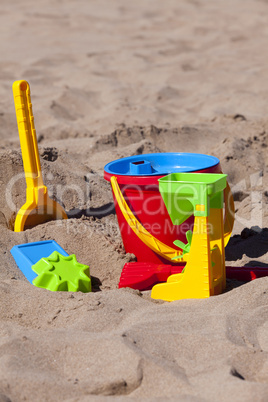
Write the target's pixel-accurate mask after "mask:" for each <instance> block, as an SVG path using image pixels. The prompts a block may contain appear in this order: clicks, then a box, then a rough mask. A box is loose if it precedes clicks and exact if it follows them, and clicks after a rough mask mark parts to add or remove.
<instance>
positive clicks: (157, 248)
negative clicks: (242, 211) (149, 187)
mask: <svg viewBox="0 0 268 402" xmlns="http://www.w3.org/2000/svg"><path fill="white" fill-rule="evenodd" d="M111 185H112V189H113V192H114V196H115V199H116V201H117V203H118V206H119V208H120V210H121V212H122V214H123V215H124V218H125V219H126V221H127V223H128V224H129V226H130V227H131V229H132V230H133V231H134V233H135V234H136V235H137V236H138V237H139V239H140V240H141V241H143V243H145V244H146V245H147V246H148V247H149V248H150V249H151V250H152V251H154V252H155V253H157V254H159V255H161V256H162V257H164V258H165V259H166V260H169V261H171V260H172V258H174V257H177V256H179V255H182V252H181V251H180V250H177V249H174V248H172V247H169V246H168V245H167V244H164V243H162V242H161V241H160V240H158V239H157V238H156V237H154V236H153V235H152V234H151V233H149V232H148V231H147V230H146V229H145V228H144V227H143V226H142V225H141V224H140V222H139V221H138V220H137V218H136V217H135V216H134V214H133V212H132V211H131V209H130V208H129V206H128V205H127V203H126V200H125V198H124V196H123V194H122V192H121V190H120V188H119V185H118V183H117V178H116V177H115V176H112V177H111ZM224 199H225V223H224V246H226V245H227V243H228V241H229V238H230V236H231V233H232V228H233V224H234V200H233V197H232V193H231V190H230V187H229V185H228V183H227V187H226V189H225V194H224ZM179 261H180V262H183V261H184V260H183V258H180V260H179Z"/></svg>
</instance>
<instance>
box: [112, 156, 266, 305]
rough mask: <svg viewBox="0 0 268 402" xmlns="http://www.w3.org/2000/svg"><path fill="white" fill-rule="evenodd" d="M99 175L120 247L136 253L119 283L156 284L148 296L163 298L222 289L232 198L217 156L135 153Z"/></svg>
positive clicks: (233, 273)
mask: <svg viewBox="0 0 268 402" xmlns="http://www.w3.org/2000/svg"><path fill="white" fill-rule="evenodd" d="M168 173H171V174H168ZM104 178H105V179H106V180H108V181H110V182H111V185H112V190H113V196H114V201H115V208H116V213H117V218H118V223H119V227H120V231H121V235H122V239H123V242H124V246H125V249H126V251H127V252H129V253H133V254H135V255H136V257H137V260H138V261H137V262H133V263H127V264H125V266H124V268H123V271H122V274H121V278H120V282H119V287H131V288H134V289H139V290H145V289H149V288H152V286H153V285H155V286H154V287H153V288H152V294H151V296H152V298H155V299H162V300H166V301H173V300H180V299H187V298H206V297H209V296H212V295H217V294H220V293H221V292H222V291H223V290H224V289H225V286H226V268H225V253H224V247H225V246H226V245H227V243H228V241H229V238H230V236H231V232H232V227H233V223H234V201H233V197H232V194H231V191H230V188H229V186H228V183H227V181H226V175H224V174H222V173H221V168H220V165H219V160H218V159H217V158H215V157H212V156H207V155H200V154H186V153H184V154H182V153H177V154H175V153H171V154H168V153H165V154H148V155H142V156H134V157H129V158H123V159H120V160H117V161H114V162H111V163H109V164H108V165H106V166H105V168H104ZM223 201H224V202H225V216H223V205H224V204H223ZM174 245H175V246H176V248H174ZM185 263H186V265H185ZM227 272H228V275H229V276H230V277H231V278H235V279H238V280H249V279H254V278H256V277H259V276H265V275H267V274H268V272H267V269H259V268H249V267H247V268H245V267H243V268H240V269H239V268H237V267H236V268H232V267H228V270H227ZM165 281H166V283H159V282H165ZM157 283H158V284H157Z"/></svg>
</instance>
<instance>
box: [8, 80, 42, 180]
mask: <svg viewBox="0 0 268 402" xmlns="http://www.w3.org/2000/svg"><path fill="white" fill-rule="evenodd" d="M12 89H13V96H14V103H15V109H16V116H17V123H18V130H19V137H20V145H21V153H22V159H23V166H24V172H25V178H26V184H27V187H37V186H43V179H42V173H41V165H40V158H39V153H38V146H37V139H36V132H35V127H34V117H33V112H32V103H31V95H30V86H29V84H28V82H27V81H24V80H20V81H15V82H14V84H13V86H12Z"/></svg>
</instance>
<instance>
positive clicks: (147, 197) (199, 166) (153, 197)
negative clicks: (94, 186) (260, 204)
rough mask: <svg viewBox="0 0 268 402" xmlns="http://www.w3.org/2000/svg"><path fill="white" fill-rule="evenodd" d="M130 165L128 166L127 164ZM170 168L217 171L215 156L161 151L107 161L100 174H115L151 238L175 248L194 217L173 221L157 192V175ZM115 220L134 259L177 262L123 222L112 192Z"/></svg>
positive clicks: (170, 169)
mask: <svg viewBox="0 0 268 402" xmlns="http://www.w3.org/2000/svg"><path fill="white" fill-rule="evenodd" d="M129 166H130V167H129ZM174 172H195V173H221V167H220V162H219V160H218V159H217V158H215V157H211V156H208V155H202V154H186V153H165V154H147V155H138V156H133V157H129V158H122V159H119V160H116V161H113V162H110V163H109V164H107V165H106V166H105V168H104V178H105V180H107V181H111V177H112V176H115V177H116V179H117V183H118V185H119V188H120V190H121V192H122V194H123V196H124V198H125V201H126V202H127V204H128V206H129V208H130V209H131V211H132V212H133V215H134V216H135V217H136V218H137V220H138V221H139V222H140V223H141V224H142V226H143V227H144V228H145V229H146V230H147V231H148V232H149V233H150V234H151V235H153V236H154V237H155V238H157V239H158V240H160V241H161V242H163V243H165V244H166V245H168V246H169V247H172V248H176V247H175V246H174V244H173V242H174V241H175V240H181V241H183V242H184V243H187V240H186V232H187V231H188V230H191V229H192V227H193V222H194V218H193V217H190V218H188V219H187V220H186V221H185V222H184V223H183V224H181V225H173V224H172V222H171V219H170V217H169V214H168V212H167V209H166V207H165V204H164V201H163V199H162V197H161V194H160V193H159V186H158V179H160V178H161V177H163V176H166V175H167V174H169V173H174ZM133 173H134V174H133ZM113 197H114V203H115V210H116V214H117V219H118V224H119V228H120V232H121V236H122V240H123V243H124V247H125V250H126V252H127V253H133V254H135V256H136V257H137V261H138V262H150V263H155V264H163V263H164V264H173V265H176V264H178V260H175V261H172V262H171V261H167V260H166V259H165V258H164V257H163V256H161V255H159V254H158V253H155V252H154V251H153V250H152V249H151V248H149V247H148V246H147V245H146V244H145V243H144V242H143V241H142V240H141V239H140V238H139V237H138V236H137V235H136V234H135V233H134V231H133V230H132V229H131V227H130V226H129V224H128V223H127V221H126V219H125V217H124V215H123V213H122V211H121V209H120V207H119V204H118V202H117V199H116V196H115V194H114V192H113Z"/></svg>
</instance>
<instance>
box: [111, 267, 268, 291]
mask: <svg viewBox="0 0 268 402" xmlns="http://www.w3.org/2000/svg"><path fill="white" fill-rule="evenodd" d="M183 268H184V264H181V265H179V266H176V267H175V266H172V265H167V264H148V263H142V262H140V263H138V262H130V263H127V264H125V266H124V268H123V271H122V274H121V278H120V282H119V285H118V287H119V288H126V287H128V288H132V289H137V290H149V289H151V288H152V287H153V286H154V285H155V284H157V283H159V282H166V281H167V279H168V277H169V276H170V275H173V274H179V273H181V272H182V270H183ZM264 276H268V268H267V267H230V266H227V267H226V277H227V278H228V279H236V280H238V281H241V282H250V281H252V280H254V279H257V278H262V277H264Z"/></svg>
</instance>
